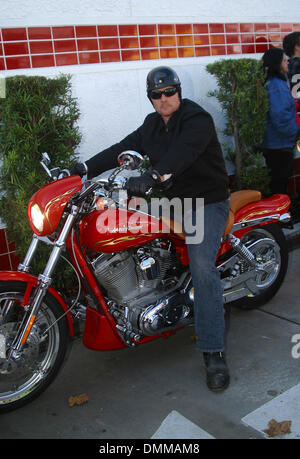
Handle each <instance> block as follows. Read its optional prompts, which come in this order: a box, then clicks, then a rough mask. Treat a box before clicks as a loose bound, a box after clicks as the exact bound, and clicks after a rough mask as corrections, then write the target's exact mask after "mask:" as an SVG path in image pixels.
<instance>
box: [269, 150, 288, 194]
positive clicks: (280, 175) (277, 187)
mask: <svg viewBox="0 0 300 459" xmlns="http://www.w3.org/2000/svg"><path fill="white" fill-rule="evenodd" d="M262 151H263V154H264V157H265V160H266V164H267V166H268V168H269V169H270V172H271V182H270V189H271V192H272V194H275V193H284V194H286V193H287V186H288V181H289V178H290V177H291V175H292V173H293V167H294V152H293V150H292V149H282V150H269V149H267V148H264V149H263V150H262Z"/></svg>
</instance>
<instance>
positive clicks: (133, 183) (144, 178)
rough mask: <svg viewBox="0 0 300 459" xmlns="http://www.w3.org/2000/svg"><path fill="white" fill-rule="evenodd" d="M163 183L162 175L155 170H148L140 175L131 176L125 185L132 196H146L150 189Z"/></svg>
mask: <svg viewBox="0 0 300 459" xmlns="http://www.w3.org/2000/svg"><path fill="white" fill-rule="evenodd" d="M160 183H161V179H160V176H159V174H158V173H157V172H155V171H146V172H145V173H144V174H143V175H141V176H140V177H130V178H129V179H128V180H127V182H126V185H125V188H126V190H127V191H128V192H129V194H131V195H132V196H145V195H146V194H147V192H149V190H150V189H151V188H152V187H153V186H155V185H158V184H160Z"/></svg>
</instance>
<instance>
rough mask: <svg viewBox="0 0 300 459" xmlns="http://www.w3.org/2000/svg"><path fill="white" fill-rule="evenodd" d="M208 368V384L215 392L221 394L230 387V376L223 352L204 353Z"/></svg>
mask: <svg viewBox="0 0 300 459" xmlns="http://www.w3.org/2000/svg"><path fill="white" fill-rule="evenodd" d="M203 358H204V363H205V366H206V384H207V387H208V388H209V389H210V390H212V391H214V392H220V391H222V390H224V389H226V388H227V387H228V386H229V381H230V376H229V370H228V367H227V364H226V360H225V355H224V353H223V352H203Z"/></svg>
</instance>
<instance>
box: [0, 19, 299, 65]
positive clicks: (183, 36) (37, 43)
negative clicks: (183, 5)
mask: <svg viewBox="0 0 300 459" xmlns="http://www.w3.org/2000/svg"><path fill="white" fill-rule="evenodd" d="M293 31H300V23H297V24H294V23H228V24H223V23H222V24H221V23H220V24H128V25H126V24H120V25H85V26H81V25H72V26H47V27H18V28H2V29H0V70H12V69H20V68H36V67H54V66H61V65H81V64H96V63H107V62H124V61H133V60H147V59H167V58H184V57H201V56H218V55H232V54H249V53H263V52H265V51H266V50H267V49H268V48H270V47H272V46H282V40H283V38H284V36H285V35H286V34H288V33H290V32H293Z"/></svg>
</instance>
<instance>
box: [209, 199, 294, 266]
mask: <svg viewBox="0 0 300 459" xmlns="http://www.w3.org/2000/svg"><path fill="white" fill-rule="evenodd" d="M290 203H291V200H290V198H289V196H287V195H286V194H274V195H272V196H270V197H269V198H265V199H261V200H260V201H255V202H252V203H250V204H247V205H245V206H243V207H242V208H241V209H239V210H238V211H237V212H236V213H235V215H234V225H233V228H232V230H231V232H232V233H233V234H234V235H235V236H236V237H238V238H242V237H243V235H244V234H246V233H247V232H248V231H250V230H251V228H254V227H257V226H264V225H269V224H272V223H275V222H278V221H280V216H282V215H284V214H287V213H288V210H289V207H290ZM268 217H274V218H270V219H268ZM249 225H250V226H249ZM230 249H231V244H230V242H229V240H228V239H225V240H224V241H223V242H222V244H221V246H220V249H219V252H218V256H217V259H218V258H219V257H220V256H221V255H223V254H225V253H226V252H228V251H229V250H230Z"/></svg>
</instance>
